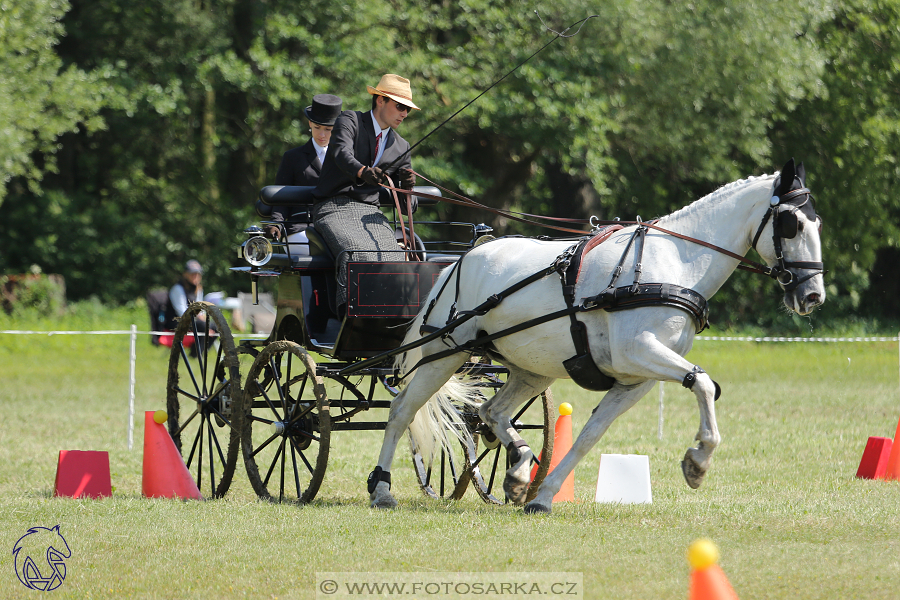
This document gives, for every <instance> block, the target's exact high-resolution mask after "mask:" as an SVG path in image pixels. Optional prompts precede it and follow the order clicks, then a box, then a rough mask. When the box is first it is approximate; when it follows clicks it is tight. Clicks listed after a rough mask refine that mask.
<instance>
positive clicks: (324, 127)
mask: <svg viewBox="0 0 900 600" xmlns="http://www.w3.org/2000/svg"><path fill="white" fill-rule="evenodd" d="M342 105H343V103H342V102H341V99H340V98H338V97H337V96H334V95H332V94H318V95H316V96H314V97H313V102H312V105H311V106H307V107H306V109H304V111H303V113H304V114H305V115H306V118H307V120H308V121H309V131H310V133H311V134H312V139H310V140H309V141H308V142H306V143H305V144H304V145H302V146H300V147H298V148H293V149H291V150H288V151H287V152H285V153H284V156H282V157H281V164H280V165H279V167H278V173H277V174H276V175H275V185H316V184H318V182H319V176H320V175H321V173H322V164H323V163H324V162H325V153H326V152H327V151H328V143H329V141H330V140H331V130H332V128H333V127H334V122H335V120H336V119H337V117H338V115H339V114H341V107H342ZM295 211H296V212H295ZM272 220H273V221H290V222H289V223H287V224H286V225H285V228H286V229H287V242H288V243H289V244H291V253H292V254H309V241H308V240H307V238H306V227H307V225H308V224H309V223H310V221H311V219H310V217H309V215H308V213H307V211H306V209H305V207H300V206H297V207H291V206H276V207H274V208H273V209H272ZM267 231H268V233H269V235H270V236H272V237H273V238H275V239H278V238H279V237H280V236H281V231H282V230H281V228H280V227H279V226H276V225H270V226H269V227H268V228H267Z"/></svg>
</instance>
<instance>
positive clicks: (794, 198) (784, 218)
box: [751, 187, 825, 292]
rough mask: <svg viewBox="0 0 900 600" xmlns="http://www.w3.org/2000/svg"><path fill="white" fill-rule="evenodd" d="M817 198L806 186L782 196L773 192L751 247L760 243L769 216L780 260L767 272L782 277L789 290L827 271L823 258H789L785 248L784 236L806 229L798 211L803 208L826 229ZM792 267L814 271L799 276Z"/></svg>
mask: <svg viewBox="0 0 900 600" xmlns="http://www.w3.org/2000/svg"><path fill="white" fill-rule="evenodd" d="M776 189H777V187H776ZM813 202H814V201H813V196H812V192H810V191H809V188H806V187H800V188H797V189H795V190H791V191H789V192H787V193H785V194H782V195H781V196H772V199H771V201H770V206H769V209H768V210H767V211H766V214H765V215H764V216H763V219H762V222H761V223H760V224H759V228H758V229H757V230H756V235H755V236H753V243H752V244H751V247H752V248H753V249H754V250H756V244H757V242H759V238H760V236H762V232H763V229H765V227H766V223H768V222H769V219H771V220H772V243H773V245H774V246H775V261H776V264H775V266H774V267H771V268H770V269H769V270H768V272H767V273H766V275H768V276H769V277H772V278H773V279H775V280H776V281H778V283H779V284H780V285H781V287H782V288H784V291H786V292H792V291H794V290H795V289H797V287H798V286H799V285H800V284H801V283H803V282H804V281H807V280H809V279H812V278H813V277H815V276H816V275H822V274H824V273H825V265H824V264H822V263H821V262H814V261H787V260H785V259H784V251H783V249H782V240H790V239H793V238H795V237H797V234H798V233H799V232H800V231H803V221H801V220H800V218H799V217H798V215H797V213H798V212H802V213H803V214H804V215H805V216H806V217H807V218H808V219H809V220H810V221H813V222H815V223H817V224H818V227H819V233H820V234H821V233H822V217H820V216H819V215H817V214H816V209H815V207H814V205H813ZM791 269H800V270H808V271H812V272H811V273H808V274H807V275H805V276H803V277H798V276H797V274H795V273H794V272H793V271H791Z"/></svg>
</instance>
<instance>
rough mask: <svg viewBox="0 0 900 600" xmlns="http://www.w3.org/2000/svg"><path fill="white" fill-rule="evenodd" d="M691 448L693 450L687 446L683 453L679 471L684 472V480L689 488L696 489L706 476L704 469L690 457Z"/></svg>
mask: <svg viewBox="0 0 900 600" xmlns="http://www.w3.org/2000/svg"><path fill="white" fill-rule="evenodd" d="M691 450H693V448H689V449H688V451H687V452H685V454H684V460H682V461H681V472H682V473H683V474H684V480H685V481H686V482H687V484H688V485H689V486H690V487H691V489H695V490H696V489H697V488H699V487H700V484H701V483H703V478H704V477H706V471H705V470H703V469H701V468H700V466H699V465H698V464H697V463H696V462H694V459H693V458H692V457H691Z"/></svg>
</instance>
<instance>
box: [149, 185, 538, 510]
mask: <svg viewBox="0 0 900 600" xmlns="http://www.w3.org/2000/svg"><path fill="white" fill-rule="evenodd" d="M309 191H310V189H308V188H298V187H294V188H290V187H281V186H273V187H269V188H265V189H264V190H263V191H262V193H261V195H260V196H261V198H260V203H259V204H258V205H257V212H258V213H259V215H260V217H262V219H263V225H276V226H278V227H282V228H283V227H284V223H283V222H274V221H271V220H268V222H267V217H268V216H269V215H268V214H267V211H266V208H267V207H271V206H272V205H278V206H281V205H291V206H294V207H296V208H299V207H306V208H307V209H308V208H309V204H310V202H311V198H310V196H309ZM415 191H423V192H425V193H429V194H435V195H437V194H439V192H438V190H436V189H427V188H426V189H424V190H421V189H420V188H416V189H415ZM423 200H424V201H423ZM419 204H420V206H422V205H427V204H428V201H427V199H422V198H420V202H419ZM297 212H298V211H296V210H295V214H296V213H297ZM299 212H301V213H302V211H299ZM301 218H302V219H304V223H308V222H309V218H308V210H307V211H306V216H304V215H303V214H301ZM396 225H398V223H397V222H396V221H395V226H396ZM416 227H421V228H420V229H418V231H419V232H420V233H424V234H425V236H426V237H428V235H429V234H433V233H435V232H436V231H441V232H442V233H443V234H444V235H446V233H448V232H450V231H451V230H450V229H449V228H450V227H455V228H457V230H456V231H460V229H459V228H462V230H463V231H464V232H465V233H464V234H463V235H462V236H457V235H453V234H451V235H449V236H447V237H445V238H443V241H430V242H428V241H426V242H423V241H422V240H421V239H420V238H419V237H418V236H412V235H409V234H411V232H410V230H409V228H407V234H408V235H407V237H411V238H414V239H415V250H416V253H417V254H419V255H420V256H422V257H423V258H424V257H425V255H426V254H427V260H424V261H415V262H387V263H385V262H360V261H356V260H354V259H353V256H352V255H351V256H350V260H349V266H348V278H347V281H348V282H347V292H348V294H347V296H348V306H347V310H346V314H345V315H341V318H339V316H338V315H336V314H335V313H334V312H333V304H334V298H335V292H336V290H337V285H338V283H337V278H336V276H335V275H336V273H335V267H336V261H335V259H334V256H332V255H331V253H330V251H329V249H328V247H327V245H326V244H325V243H324V241H323V240H322V239H321V237H320V236H319V235H318V233H317V232H316V231H315V228H314V226H310V227H309V228H308V229H307V230H306V231H307V237H308V239H309V242H308V245H307V243H306V242H303V243H302V245H300V246H296V245H294V244H295V242H290V243H286V242H285V241H284V240H285V238H286V235H281V236H279V237H280V240H281V241H279V240H274V241H272V240H271V237H267V236H265V235H264V231H263V229H261V228H260V227H256V226H254V227H250V228H248V229H246V230H245V231H244V233H245V235H247V241H246V242H244V244H243V245H242V246H241V250H240V252H239V256H240V257H242V258H243V259H244V260H245V265H244V266H240V267H234V268H233V269H232V270H233V271H234V272H239V273H243V274H245V275H249V276H250V283H251V292H252V295H253V296H254V299H256V298H258V291H259V289H258V288H259V282H260V281H266V280H267V281H269V282H271V283H273V284H274V285H275V286H276V300H275V305H276V315H275V323H274V327H273V328H272V330H271V331H270V333H269V335H268V338H267V339H265V340H262V339H245V340H240V342H239V343H237V344H236V343H235V340H234V339H233V337H232V335H231V332H230V330H229V328H228V324H227V322H226V321H225V319H224V317H222V315H221V313H220V312H219V310H218V309H217V308H216V307H214V306H213V305H211V304H209V303H206V302H197V303H194V304H192V305H191V306H190V309H189V314H188V313H186V315H185V317H183V318H182V320H181V321H180V322H179V325H178V328H177V330H176V332H175V336H174V338H173V343H172V344H173V345H172V351H171V354H170V360H169V374H168V382H167V388H166V389H167V409H168V413H169V415H170V419H171V422H170V426H169V430H170V435H172V438H173V441H174V442H175V443H176V447H178V448H179V450H180V451H182V452H184V458H185V463H186V464H187V465H188V467H189V468H190V469H191V471H192V473H195V480H196V482H197V485H198V487H199V488H200V489H201V490H202V493H203V494H204V496H206V497H220V496H222V495H224V494H225V493H226V491H227V490H228V487H229V485H230V483H231V479H232V476H233V474H234V471H235V466H236V462H237V460H238V449H239V447H240V449H241V451H242V454H243V458H244V467H245V469H244V470H245V472H246V474H247V477H248V479H249V480H250V483H251V485H252V487H253V489H254V491H255V492H256V493H257V494H258V495H259V496H260V497H261V498H265V499H267V500H275V501H280V502H297V503H307V502H310V501H312V500H313V498H315V496H316V494H317V493H318V490H319V486H320V485H321V483H322V481H323V477H324V473H325V470H326V465H327V462H328V455H329V449H330V447H331V443H332V442H331V440H332V433H333V432H351V431H373V430H382V429H384V428H385V425H386V421H383V420H379V419H377V418H373V416H368V417H365V416H364V415H366V413H368V411H370V410H371V409H380V410H385V409H389V408H390V406H391V401H392V398H393V396H395V395H396V394H397V393H398V391H399V390H398V389H396V387H394V386H395V385H396V383H395V381H394V379H393V376H394V375H395V373H394V371H393V368H392V367H391V366H390V365H376V366H366V367H363V368H361V369H358V370H357V371H356V372H355V373H354V374H353V375H346V374H345V373H344V372H343V371H344V369H345V368H346V367H348V366H350V365H353V364H357V365H359V364H361V363H358V362H357V361H359V360H360V359H364V358H369V357H372V356H375V355H378V354H382V353H384V352H385V351H391V350H395V349H397V348H398V347H399V346H401V345H402V343H403V338H404V336H405V334H406V332H407V329H408V326H409V323H410V322H411V321H412V319H413V318H414V317H415V316H416V315H417V314H418V313H419V312H420V311H421V310H422V309H423V308H424V306H425V304H426V303H427V301H428V300H427V298H428V295H429V293H430V292H431V290H432V288H433V287H434V285H435V282H436V281H437V278H438V276H439V274H440V272H441V270H442V269H444V268H446V267H447V266H448V265H452V264H453V263H454V262H455V261H456V260H458V259H459V257H460V256H461V255H462V254H463V253H464V252H465V251H467V250H469V249H470V248H472V247H473V246H474V244H475V242H476V240H477V239H478V238H479V237H480V236H482V235H485V234H486V233H488V232H489V231H490V228H489V227H487V226H485V225H478V226H476V225H474V224H471V223H458V222H438V221H416ZM397 231H398V232H400V231H401V230H400V229H399V228H398V229H397ZM282 233H283V234H285V233H286V232H285V230H284V229H282ZM402 238H403V235H402V233H400V234H399V235H398V240H400V239H402ZM454 238H455V239H454ZM461 238H464V239H461ZM298 250H300V251H302V253H301V252H300V251H298ZM307 250H308V253H307ZM397 251H398V252H399V250H397ZM247 265H249V266H247ZM200 313H204V315H205V316H206V318H205V319H195V318H194V316H195V315H198V314H200ZM198 323H200V324H206V325H205V328H203V327H202V326H200V325H198ZM211 323H214V324H215V326H216V327H215V331H213V330H212V329H211V328H210V325H209V324H211ZM198 328H199V330H198ZM209 337H214V338H217V339H216V341H215V342H214V343H204V342H205V340H207V338H209ZM198 340H199V341H198ZM313 353H315V354H313ZM316 355H318V356H316ZM323 359H324V360H323ZM317 361H318V362H317ZM507 374H508V370H507V369H506V368H505V367H503V366H502V365H497V364H493V363H492V362H491V361H489V360H476V361H475V362H467V363H466V364H464V365H462V367H461V368H460V376H461V377H465V378H474V379H476V380H477V387H478V388H479V390H480V392H479V393H480V394H481V395H482V396H484V397H485V398H487V397H490V396H491V395H493V393H494V392H495V391H496V390H497V389H499V388H500V387H501V386H502V385H503V384H504V380H505V376H506V375H507ZM532 405H534V406H535V408H534V409H533V410H532V411H531V415H530V416H529V414H527V413H526V411H528V410H529V407H530V406H532ZM552 409H553V402H552V399H551V398H550V395H549V390H547V392H545V393H544V394H542V395H541V396H539V397H536V398H533V399H531V401H529V402H527V403H526V404H525V405H524V406H523V407H522V408H520V409H519V410H518V412H517V413H516V414H515V415H513V416H512V417H511V424H512V425H513V426H514V427H515V428H516V430H517V431H518V432H519V433H520V434H521V435H524V436H526V437H527V436H531V441H530V445H531V447H532V448H533V449H534V450H535V452H536V454H537V455H539V456H542V457H543V458H542V460H541V462H540V465H539V468H538V470H537V472H536V474H535V475H534V479H533V484H532V486H533V488H534V489H535V490H536V489H537V486H538V485H539V484H540V482H541V481H542V480H543V478H544V476H545V475H546V473H547V471H548V468H549V460H550V455H551V453H552V446H553V435H552V431H551V424H552V420H551V412H552ZM459 410H460V421H459V422H460V424H463V425H464V426H465V427H466V429H467V430H468V431H469V433H470V435H471V439H470V441H469V442H468V443H467V444H463V443H460V445H459V446H458V447H452V448H447V449H446V450H447V452H446V454H445V452H444V451H442V452H441V453H440V456H439V457H431V456H424V455H423V454H421V453H420V451H419V447H418V444H417V443H416V441H415V440H414V439H413V438H412V437H411V438H410V451H411V453H412V462H413V465H414V467H415V474H416V477H417V479H418V482H419V485H420V487H421V489H422V491H423V492H424V493H426V494H427V495H429V496H432V497H445V498H454V499H455V498H460V497H461V496H462V495H463V494H464V493H465V490H466V489H467V488H468V486H469V484H470V483H471V484H472V486H473V487H474V488H475V490H476V492H477V493H478V495H479V496H480V497H481V498H482V499H483V500H485V501H487V502H494V503H501V502H502V501H503V500H502V498H503V497H502V495H499V494H498V495H494V492H493V491H492V490H493V489H494V486H495V482H496V485H497V488H498V489H499V485H500V483H499V482H500V480H501V478H502V473H503V472H504V471H505V470H507V469H508V468H509V457H508V456H506V454H507V452H506V449H505V447H504V446H503V445H502V444H500V443H499V440H498V439H497V438H496V437H494V436H493V434H492V432H491V431H490V428H488V427H487V425H485V424H484V423H482V422H481V420H480V418H479V415H478V412H477V411H475V410H471V408H469V407H464V406H460V407H459ZM198 415H199V418H197V417H198ZM504 457H505V458H504ZM432 461H434V462H432Z"/></svg>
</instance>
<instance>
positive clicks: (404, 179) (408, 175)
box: [400, 169, 416, 190]
mask: <svg viewBox="0 0 900 600" xmlns="http://www.w3.org/2000/svg"><path fill="white" fill-rule="evenodd" d="M415 185H416V175H415V173H413V172H412V171H411V170H410V169H400V187H401V188H403V189H404V190H411V189H413V187H414V186H415Z"/></svg>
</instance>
